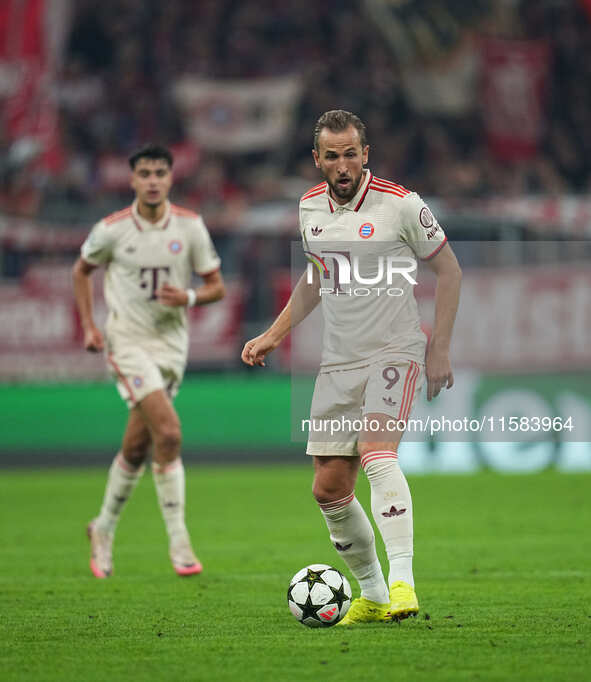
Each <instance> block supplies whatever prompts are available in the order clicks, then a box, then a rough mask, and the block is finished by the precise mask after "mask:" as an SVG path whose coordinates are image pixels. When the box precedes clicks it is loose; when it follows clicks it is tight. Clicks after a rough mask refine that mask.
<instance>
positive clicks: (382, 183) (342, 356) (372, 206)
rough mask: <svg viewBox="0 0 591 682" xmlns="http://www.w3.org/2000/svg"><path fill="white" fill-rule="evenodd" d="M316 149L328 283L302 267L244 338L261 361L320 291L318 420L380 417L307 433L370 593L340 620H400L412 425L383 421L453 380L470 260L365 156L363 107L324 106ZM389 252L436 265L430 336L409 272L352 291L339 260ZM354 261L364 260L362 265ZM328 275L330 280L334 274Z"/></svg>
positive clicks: (329, 510) (317, 245) (330, 517)
mask: <svg viewBox="0 0 591 682" xmlns="http://www.w3.org/2000/svg"><path fill="white" fill-rule="evenodd" d="M312 154H313V157H314V163H315V165H316V168H318V169H319V170H320V171H321V173H322V175H323V176H324V179H325V182H323V183H321V184H319V185H316V186H315V187H313V188H312V189H311V190H309V191H308V192H307V193H305V194H304V195H303V197H302V199H301V200H300V214H299V215H300V231H301V235H302V240H303V243H304V248H305V250H306V255H307V257H308V258H309V259H310V260H312V259H318V260H320V261H322V265H323V267H324V268H325V271H324V272H323V278H322V283H321V280H320V278H319V275H318V273H317V271H316V270H315V269H313V272H314V273H315V277H314V282H313V283H312V284H311V285H310V284H308V282H307V281H306V275H303V276H302V277H301V278H300V280H299V282H298V284H297V285H296V287H295V289H294V292H293V294H292V296H291V298H290V300H289V302H288V303H287V305H286V307H285V308H284V309H283V311H282V312H281V313H280V314H279V316H278V317H277V318H276V320H275V321H274V322H273V324H272V325H271V326H270V327H269V328H268V329H267V330H266V331H265V332H264V333H263V334H262V335H260V336H258V337H256V338H254V339H252V340H250V341H248V342H247V343H246V345H245V346H244V349H243V351H242V360H243V361H244V362H245V363H246V364H248V365H251V366H253V365H261V366H264V364H265V363H264V359H265V356H266V355H267V354H268V353H270V352H271V351H272V350H274V349H275V348H276V347H277V346H278V345H279V344H280V343H281V341H282V340H283V339H284V338H285V337H286V336H287V334H288V333H289V331H290V329H291V327H292V326H295V325H297V324H298V323H299V322H300V321H301V320H302V319H303V318H304V317H306V316H307V315H308V314H309V313H310V312H311V311H312V310H313V309H314V308H315V306H316V305H317V304H318V302H319V301H320V300H322V312H323V316H324V321H325V333H324V342H323V353H322V360H321V367H320V373H319V374H318V377H317V379H316V385H315V388H314V395H313V398H312V407H311V415H310V416H311V420H314V421H315V422H316V423H318V424H319V423H321V420H330V419H334V418H338V417H346V418H348V419H350V420H351V421H352V420H355V419H359V418H360V417H361V416H363V417H366V418H367V420H368V421H367V422H366V423H367V424H369V423H370V421H369V420H373V422H374V423H376V424H378V425H379V428H371V429H369V428H366V427H365V426H364V429H365V430H362V431H361V432H357V433H356V432H353V431H348V432H346V431H343V432H341V433H339V434H338V437H331V436H329V435H328V434H326V433H325V434H321V435H319V434H318V433H314V434H313V435H312V433H310V437H309V439H308V447H307V454H309V455H312V456H313V457H314V469H315V475H314V485H313V492H314V496H315V498H316V500H317V502H318V504H319V506H320V509H321V511H322V514H323V516H324V518H325V521H326V524H327V526H328V529H329V532H330V537H331V541H332V542H333V544H334V546H335V547H336V549H337V551H338V552H339V555H340V556H341V557H342V558H343V560H344V561H345V563H346V564H347V566H348V567H349V569H350V570H351V573H352V574H353V575H354V577H355V578H356V579H357V581H358V582H359V584H360V586H361V597H360V598H358V599H355V600H354V601H353V603H352V605H351V608H350V610H349V612H348V613H347V615H346V616H345V618H344V619H343V620H342V621H341V623H342V624H346V625H352V624H356V623H364V622H380V621H389V620H393V619H396V620H400V619H402V618H406V617H408V616H410V615H416V614H417V612H418V610H419V605H418V600H417V597H416V594H415V590H414V578H413V572H412V556H413V520H412V500H411V495H410V490H409V488H408V484H407V482H406V479H405V476H404V474H403V473H402V470H401V469H400V466H399V465H398V455H397V450H398V445H399V443H400V440H401V438H402V435H403V428H400V427H396V428H392V427H387V424H386V422H387V421H388V420H389V419H390V420H396V421H397V422H399V421H400V420H406V419H408V416H409V414H410V411H411V409H412V406H413V404H414V402H415V399H416V397H417V395H418V393H419V392H420V389H421V386H422V384H423V379H424V376H425V375H426V378H427V398H428V400H431V398H433V397H435V396H437V395H438V394H439V392H440V390H441V389H442V388H443V387H447V388H451V386H452V385H453V374H452V370H451V364H450V360H449V348H450V341H451V333H452V328H453V323H454V320H455V315H456V311H457V307H458V300H459V290H460V279H461V271H460V268H459V265H458V262H457V260H456V257H455V255H454V253H453V251H452V249H451V247H450V246H449V244H447V243H446V242H447V238H446V236H445V234H444V232H443V230H442V229H441V227H440V226H439V224H438V223H437V221H436V219H435V218H434V216H433V214H432V213H431V211H430V210H429V208H428V207H427V206H426V205H425V203H424V202H423V201H422V199H421V198H420V197H419V196H418V195H417V194H416V193H415V192H411V191H409V190H407V189H405V188H404V187H402V186H401V185H398V184H396V183H393V182H390V181H388V180H383V179H380V178H377V177H375V176H374V175H373V174H372V172H371V171H370V170H369V169H368V168H364V165H365V164H366V163H367V160H368V154H369V146H368V145H367V143H366V134H365V125H364V124H363V123H362V122H361V120H360V119H359V118H358V117H357V116H355V115H354V114H351V113H350V112H347V111H342V110H336V111H329V112H326V113H325V114H323V115H322V116H321V117H320V119H319V120H318V122H317V124H316V127H315V131H314V149H313V151H312ZM327 247H328V248H327ZM331 254H332V256H331ZM335 254H336V255H337V256H338V257H336V256H335ZM384 256H387V257H392V258H406V259H407V260H408V257H409V256H410V257H412V256H416V257H418V258H419V259H421V260H423V261H426V262H427V263H428V265H429V267H430V269H431V270H432V271H433V272H434V273H435V275H436V277H437V287H436V294H435V321H434V327H433V333H432V336H431V339H430V342H429V345H428V348H426V338H425V335H424V334H423V332H422V331H421V328H420V322H419V317H418V312H417V306H416V302H415V299H414V293H413V290H412V284H411V283H409V281H407V280H406V279H405V278H404V277H400V280H401V281H400V282H398V281H397V282H396V284H397V285H400V287H401V289H400V290H401V291H403V295H400V296H396V297H390V296H387V295H385V294H383V295H378V294H375V291H376V289H375V288H374V289H373V290H372V291H374V295H372V296H367V295H359V296H355V295H353V296H347V295H343V292H344V291H346V289H347V287H344V289H343V288H341V286H340V283H339V267H340V268H341V270H340V271H341V277H342V272H343V263H342V262H339V258H343V257H346V258H347V259H348V260H349V263H350V264H351V263H352V262H353V263H355V259H359V260H358V262H359V263H363V264H364V269H363V275H364V277H365V278H366V279H367V275H371V278H373V277H374V276H375V275H376V272H377V271H378V268H377V263H378V258H383V257H384ZM345 265H346V264H345ZM360 267H361V266H360ZM352 269H353V271H354V272H355V265H353V268H352ZM384 270H385V268H384ZM329 271H330V277H329V276H328V275H329ZM379 277H381V280H380V279H378V280H377V281H376V280H375V279H372V286H373V287H376V285H377V287H378V288H379V287H380V285H381V284H384V285H385V284H386V277H385V276H384V275H383V273H382V274H381V275H380V276H379ZM326 279H329V280H332V281H331V285H330V286H329V284H328V283H327V281H326ZM342 281H344V280H341V283H342ZM345 281H346V280H345ZM349 281H351V280H349ZM359 281H360V282H361V280H360V279H359ZM388 284H390V283H389V282H388ZM331 286H332V287H334V288H332V289H331V288H330V287H331ZM319 287H323V288H322V289H321V290H320V289H319ZM385 290H386V287H385V286H384V288H383V289H382V292H383V291H385ZM320 292H322V294H321V295H320V296H319V293H320ZM360 465H361V466H362V467H363V469H364V471H365V473H366V474H367V477H368V480H369V483H370V487H371V508H372V513H373V517H374V520H375V522H376V525H377V527H378V529H379V531H380V534H381V536H382V539H383V541H384V544H385V547H386V553H387V556H388V560H389V575H388V584H386V582H385V580H384V577H383V574H382V570H381V567H380V563H379V561H378V557H377V553H376V547H375V539H374V534H373V530H372V527H371V524H370V522H369V519H368V518H367V515H366V513H365V511H364V510H363V508H362V507H361V505H360V504H359V502H358V501H357V499H356V497H355V492H354V491H355V483H356V479H357V473H358V470H359V466H360Z"/></svg>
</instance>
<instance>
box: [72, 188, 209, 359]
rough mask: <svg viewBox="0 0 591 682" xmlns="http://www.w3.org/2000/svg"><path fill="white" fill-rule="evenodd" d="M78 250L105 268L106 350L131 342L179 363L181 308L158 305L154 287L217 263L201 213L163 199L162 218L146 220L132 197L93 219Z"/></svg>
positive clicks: (183, 281) (181, 281)
mask: <svg viewBox="0 0 591 682" xmlns="http://www.w3.org/2000/svg"><path fill="white" fill-rule="evenodd" d="M81 253H82V257H83V258H84V260H85V261H87V262H88V263H90V264H92V265H104V266H105V268H106V272H105V299H106V302H107V306H108V309H109V316H108V319H107V326H106V335H107V345H108V350H109V351H110V352H111V351H112V348H113V346H117V347H118V348H119V349H120V347H121V346H122V345H124V344H129V343H131V344H134V345H138V346H140V347H141V348H143V349H144V350H146V351H147V352H148V353H150V354H153V355H154V357H155V358H159V357H160V356H161V355H165V357H167V358H171V359H172V360H173V361H174V362H175V363H176V364H179V363H180V364H182V365H183V366H184V363H185V362H186V356H187V351H188V333H187V313H186V310H185V308H184V307H183V306H180V307H171V306H166V305H162V304H161V303H159V302H158V301H157V299H156V294H155V292H156V290H157V289H159V288H161V287H162V285H163V284H164V283H165V282H167V283H169V284H171V285H172V286H175V287H180V288H182V289H186V288H187V287H189V286H190V283H191V277H192V274H193V272H196V273H198V274H199V275H205V274H208V273H211V272H214V271H215V270H217V269H218V268H219V267H220V259H219V257H218V255H217V253H216V251H215V248H214V246H213V243H212V241H211V238H210V236H209V233H208V231H207V228H206V227H205V224H204V222H203V220H202V219H201V217H200V216H198V215H197V214H196V213H193V212H192V211H188V210H186V209H183V208H180V207H178V206H175V205H173V204H171V203H170V202H168V201H167V202H166V209H165V212H164V216H163V217H162V219H161V220H159V221H158V222H157V223H151V222H149V221H147V220H145V219H144V218H142V217H141V216H140V215H139V213H138V210H137V202H134V203H133V204H132V205H131V206H129V207H127V208H125V209H123V210H122V211H118V212H117V213H113V214H112V215H110V216H107V217H106V218H104V219H103V220H101V221H100V222H98V223H97V224H96V225H95V226H94V227H93V228H92V231H91V232H90V234H89V235H88V238H87V239H86V241H85V242H84V244H83V245H82V249H81Z"/></svg>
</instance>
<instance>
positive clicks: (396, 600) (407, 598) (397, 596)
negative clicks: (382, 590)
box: [351, 580, 419, 620]
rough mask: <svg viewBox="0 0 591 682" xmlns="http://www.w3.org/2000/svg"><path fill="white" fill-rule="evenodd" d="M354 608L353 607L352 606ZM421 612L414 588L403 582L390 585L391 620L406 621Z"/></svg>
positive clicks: (389, 611)
mask: <svg viewBox="0 0 591 682" xmlns="http://www.w3.org/2000/svg"><path fill="white" fill-rule="evenodd" d="M351 606H352V605H351ZM418 612H419V601H418V599H417V595H416V593H415V590H414V587H411V586H410V585H409V584H408V583H405V582H404V581H402V580H397V581H396V582H395V583H392V584H391V585H390V606H389V607H388V612H387V613H388V616H387V617H388V619H389V620H404V619H405V618H408V617H409V616H416V615H417V613H418Z"/></svg>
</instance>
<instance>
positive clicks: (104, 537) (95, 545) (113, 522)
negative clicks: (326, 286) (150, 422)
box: [87, 408, 150, 578]
mask: <svg viewBox="0 0 591 682" xmlns="http://www.w3.org/2000/svg"><path fill="white" fill-rule="evenodd" d="M149 448H150V432H149V431H148V429H147V428H146V425H145V423H144V420H143V418H142V416H141V414H140V412H139V410H138V409H137V408H132V409H131V410H130V411H129V417H128V420H127V426H126V428H125V433H124V434H123V442H122V444H121V450H120V451H119V452H118V453H117V455H116V456H115V459H114V460H113V463H112V464H111V468H110V469H109V475H108V478H107V486H106V488H105V494H104V497H103V504H102V506H101V510H100V513H99V515H98V516H97V517H96V518H95V519H93V520H92V521H91V522H90V523H89V524H88V527H87V533H88V538H89V540H90V546H91V551H90V570H91V571H92V573H93V575H94V576H95V577H97V578H108V577H109V576H110V575H111V574H112V573H113V558H112V545H113V538H114V535H115V529H116V527H117V523H118V521H119V518H120V516H121V512H122V510H123V506H124V505H125V503H126V501H127V500H128V499H129V497H130V495H131V493H132V492H133V489H134V488H135V486H136V485H137V482H138V481H139V479H140V477H141V475H142V473H143V471H144V466H143V463H144V460H145V458H146V456H147V454H148V451H149Z"/></svg>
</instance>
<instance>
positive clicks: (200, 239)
mask: <svg viewBox="0 0 591 682" xmlns="http://www.w3.org/2000/svg"><path fill="white" fill-rule="evenodd" d="M191 258H192V266H193V270H194V271H195V272H196V273H197V274H198V275H207V274H208V273H210V272H215V270H218V269H219V267H220V265H221V264H222V261H221V259H220V257H219V256H218V254H217V251H216V250H215V246H214V245H213V242H212V241H211V237H210V236H209V232H208V231H207V227H205V223H204V222H203V219H202V218H201V217H198V218H196V219H195V221H194V222H193V226H192V231H191Z"/></svg>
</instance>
